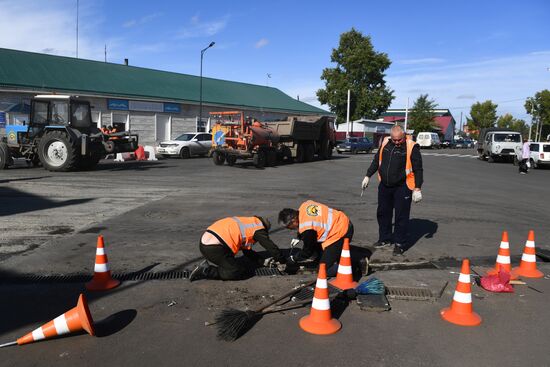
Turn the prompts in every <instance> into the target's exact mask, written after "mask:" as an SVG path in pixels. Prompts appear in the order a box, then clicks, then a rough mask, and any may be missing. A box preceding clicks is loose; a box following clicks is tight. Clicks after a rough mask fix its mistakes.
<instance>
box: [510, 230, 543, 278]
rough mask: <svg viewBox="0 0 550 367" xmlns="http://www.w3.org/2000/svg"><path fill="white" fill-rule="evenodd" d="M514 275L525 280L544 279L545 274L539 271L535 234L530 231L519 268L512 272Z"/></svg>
mask: <svg viewBox="0 0 550 367" xmlns="http://www.w3.org/2000/svg"><path fill="white" fill-rule="evenodd" d="M512 275H514V276H516V277H518V276H521V277H524V278H542V277H543V276H544V274H543V273H542V272H541V271H540V270H538V269H537V255H536V250H535V232H534V231H533V230H531V231H529V236H528V237H527V241H526V242H525V247H524V248H523V255H521V262H520V263H519V267H517V268H514V269H513V270H512Z"/></svg>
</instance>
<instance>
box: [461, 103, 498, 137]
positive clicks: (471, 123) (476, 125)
mask: <svg viewBox="0 0 550 367" xmlns="http://www.w3.org/2000/svg"><path fill="white" fill-rule="evenodd" d="M497 107H498V105H497V104H495V103H493V102H492V101H491V100H488V101H485V102H483V103H481V102H476V103H474V104H473V105H472V107H471V108H470V117H469V118H468V117H467V118H466V121H467V123H468V129H469V130H470V131H479V130H480V129H483V128H486V127H494V126H495V123H496V121H497ZM475 135H477V134H475Z"/></svg>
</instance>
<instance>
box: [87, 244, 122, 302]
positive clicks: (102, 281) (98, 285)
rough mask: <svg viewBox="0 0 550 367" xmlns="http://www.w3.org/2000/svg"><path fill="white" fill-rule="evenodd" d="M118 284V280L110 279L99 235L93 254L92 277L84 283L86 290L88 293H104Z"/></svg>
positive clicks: (103, 245)
mask: <svg viewBox="0 0 550 367" xmlns="http://www.w3.org/2000/svg"><path fill="white" fill-rule="evenodd" d="M119 284H120V280H116V279H113V278H112V277H111V270H110V268H109V260H107V254H106V253H105V244H104V243H103V236H102V235H99V236H98V237H97V249H96V253H95V266H94V277H93V278H92V280H91V281H89V282H88V283H86V289H87V290H89V291H106V290H108V289H112V288H115V287H118V285H119Z"/></svg>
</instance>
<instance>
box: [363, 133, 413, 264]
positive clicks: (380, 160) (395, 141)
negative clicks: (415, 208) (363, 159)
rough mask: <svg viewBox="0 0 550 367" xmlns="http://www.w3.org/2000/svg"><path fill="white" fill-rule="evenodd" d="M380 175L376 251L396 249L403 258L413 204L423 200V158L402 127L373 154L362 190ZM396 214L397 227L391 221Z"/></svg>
mask: <svg viewBox="0 0 550 367" xmlns="http://www.w3.org/2000/svg"><path fill="white" fill-rule="evenodd" d="M376 172H378V179H379V181H380V184H379V185H378V209H377V211H376V216H377V219H378V235H379V237H378V241H377V242H376V243H375V244H374V247H375V248H384V247H389V246H392V245H393V246H394V248H393V254H394V255H402V254H403V253H404V252H405V250H407V227H408V224H409V216H410V212H411V201H413V202H415V203H418V202H420V201H421V200H422V192H421V191H420V189H421V187H422V182H423V170H422V156H421V155H420V147H419V146H418V144H417V143H415V142H414V141H412V140H411V139H408V138H407V137H406V135H405V131H404V130H403V128H402V127H401V126H398V125H395V126H394V127H392V129H391V133H390V136H389V137H386V138H384V140H383V142H382V144H381V146H380V149H379V150H378V153H377V154H375V155H374V159H373V160H372V164H371V165H370V167H369V169H368V171H367V175H366V176H365V178H364V179H363V182H362V184H361V187H362V189H363V190H364V189H366V188H367V186H368V185H369V179H370V177H371V176H372V175H374V174H375V173H376ZM394 212H395V228H394V230H393V233H392V219H393V216H394Z"/></svg>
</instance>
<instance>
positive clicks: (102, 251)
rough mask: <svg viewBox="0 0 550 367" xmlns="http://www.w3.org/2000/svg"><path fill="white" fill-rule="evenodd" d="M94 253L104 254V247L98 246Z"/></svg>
mask: <svg viewBox="0 0 550 367" xmlns="http://www.w3.org/2000/svg"><path fill="white" fill-rule="evenodd" d="M95 254H96V255H105V248H104V247H98V248H97V249H96V250H95Z"/></svg>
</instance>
